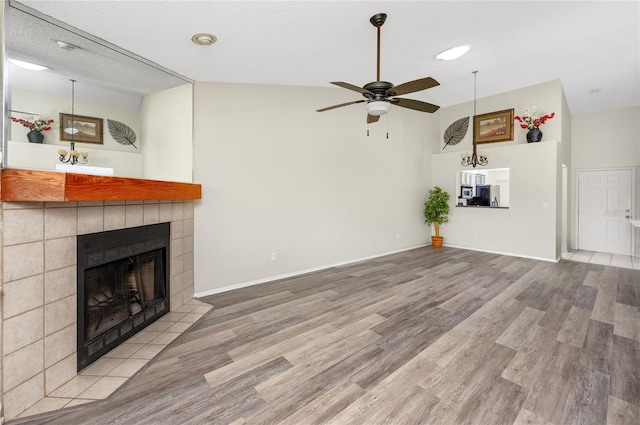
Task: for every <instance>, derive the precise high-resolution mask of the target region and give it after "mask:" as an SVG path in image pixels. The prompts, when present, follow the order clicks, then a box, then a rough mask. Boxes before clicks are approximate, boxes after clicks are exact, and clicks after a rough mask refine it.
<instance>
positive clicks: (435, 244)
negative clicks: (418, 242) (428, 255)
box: [431, 236, 444, 248]
mask: <svg viewBox="0 0 640 425" xmlns="http://www.w3.org/2000/svg"><path fill="white" fill-rule="evenodd" d="M443 241H444V238H443V237H442V236H431V248H442V242H443Z"/></svg>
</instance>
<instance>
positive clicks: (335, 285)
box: [11, 248, 640, 425]
mask: <svg viewBox="0 0 640 425" xmlns="http://www.w3.org/2000/svg"><path fill="white" fill-rule="evenodd" d="M203 301H206V302H209V303H211V304H213V306H214V308H213V309H212V310H210V311H209V312H208V313H207V314H206V315H205V316H204V317H203V318H202V319H200V321H198V322H197V323H195V324H194V325H193V326H192V327H191V328H190V329H189V330H188V331H187V332H185V333H184V334H183V335H182V336H180V337H179V338H177V339H176V340H174V341H173V342H172V343H171V344H170V345H169V346H168V347H167V348H166V349H165V350H164V351H163V352H161V353H160V354H159V355H158V356H157V357H156V358H155V359H154V360H153V361H152V362H151V363H149V364H148V365H147V366H146V367H145V368H143V369H142V370H140V371H139V372H138V373H137V375H135V376H134V377H133V378H132V379H130V380H129V381H128V382H127V383H126V384H125V385H124V386H123V387H121V388H120V389H119V390H118V391H116V392H115V393H114V394H113V395H112V396H111V397H110V398H109V399H107V400H104V401H98V402H93V403H89V404H85V405H82V406H77V407H71V408H67V409H64V410H62V411H58V412H55V413H50V414H45V415H42V416H39V417H30V418H25V419H21V420H16V421H13V422H11V423H12V424H44V423H46V424H64V425H73V424H234V425H239V424H296V425H300V424H483V425H487V424H556V425H561V424H563V425H564V424H580V425H587V424H635V425H637V424H638V423H639V418H640V313H639V310H638V307H639V306H640V271H639V270H633V269H623V268H617V267H611V266H603V265H597V264H588V263H579V262H571V261H564V260H563V261H561V262H560V263H558V264H555V263H548V262H542V261H536V260H529V259H522V258H516V257H507V256H500V255H494V254H487V253H481V252H473V251H465V250H460V249H452V248H443V249H440V250H435V249H431V248H421V249H415V250H411V251H407V252H403V253H398V254H394V255H390V256H386V257H381V258H378V259H374V260H370V261H365V262H361V263H356V264H351V265H346V266H342V267H335V268H331V269H327V270H324V271H320V272H316V273H312V274H308V275H304V276H299V277H294V278H290V279H284V280H280V281H277V282H272V283H268V284H262V285H259V286H255V287H252V288H245V289H241V290H237V291H233V292H227V293H224V294H219V295H214V296H211V297H207V298H206V299H203Z"/></svg>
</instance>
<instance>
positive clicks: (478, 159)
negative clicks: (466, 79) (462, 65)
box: [461, 71, 489, 168]
mask: <svg viewBox="0 0 640 425" xmlns="http://www.w3.org/2000/svg"><path fill="white" fill-rule="evenodd" d="M477 79H478V71H473V118H474V123H475V117H476V106H477V96H476V88H477ZM472 134H473V152H472V153H471V155H469V154H468V153H467V154H462V161H461V164H462V166H464V167H468V166H472V167H473V168H476V165H487V164H489V159H488V158H487V157H486V155H482V154H481V155H478V143H477V142H476V129H475V128H474V129H473V132H472Z"/></svg>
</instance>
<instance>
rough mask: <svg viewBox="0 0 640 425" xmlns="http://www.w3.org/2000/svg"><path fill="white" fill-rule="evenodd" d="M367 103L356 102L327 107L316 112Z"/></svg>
mask: <svg viewBox="0 0 640 425" xmlns="http://www.w3.org/2000/svg"><path fill="white" fill-rule="evenodd" d="M362 102H366V100H364V99H363V100H354V101H353V102H347V103H341V104H339V105H333V106H327V107H326V108H322V109H318V110H317V111H316V112H324V111H328V110H330V109H336V108H342V107H343V106H349V105H355V104H356V103H362Z"/></svg>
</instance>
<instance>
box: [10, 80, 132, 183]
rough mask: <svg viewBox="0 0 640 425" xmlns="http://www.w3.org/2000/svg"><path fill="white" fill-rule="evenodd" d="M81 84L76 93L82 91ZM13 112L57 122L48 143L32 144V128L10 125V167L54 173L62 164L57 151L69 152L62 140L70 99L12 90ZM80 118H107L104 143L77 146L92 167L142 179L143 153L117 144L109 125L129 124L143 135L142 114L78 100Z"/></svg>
mask: <svg viewBox="0 0 640 425" xmlns="http://www.w3.org/2000/svg"><path fill="white" fill-rule="evenodd" d="M81 89H82V85H77V86H76V90H81ZM10 109H13V110H18V111H26V112H35V113H38V114H40V116H41V117H42V119H53V120H54V121H55V122H54V123H53V124H52V128H51V130H49V131H45V132H43V134H44V135H45V139H44V143H43V144H37V143H29V142H28V141H27V136H26V134H27V132H28V131H29V129H27V128H25V127H23V126H22V125H20V124H17V123H11V125H10V126H9V129H10V131H9V136H10V137H9V146H8V149H7V150H8V152H7V154H8V156H7V158H8V166H9V167H10V168H31V169H38V170H54V169H55V165H56V163H58V153H57V150H58V149H60V148H62V149H65V150H67V151H68V150H69V142H66V141H60V123H59V121H60V118H59V117H60V113H69V114H70V113H71V103H70V100H69V98H62V97H55V96H48V95H43V94H40V93H34V92H29V91H23V90H12V92H11V107H10ZM75 113H76V114H77V115H82V116H89V117H96V118H102V119H103V129H102V130H103V144H101V145H99V144H92V143H77V144H76V150H80V151H85V152H89V163H88V164H87V165H89V166H95V167H110V168H113V169H114V174H115V175H118V176H125V177H141V163H140V161H141V158H140V156H141V155H140V151H139V150H136V149H134V148H133V147H131V146H124V145H121V144H120V143H118V142H116V141H115V140H114V139H113V137H111V133H109V128H108V125H107V119H112V120H115V121H119V122H122V123H125V124H126V125H128V126H129V127H130V128H131V129H132V130H133V131H135V132H136V134H140V126H141V122H140V119H141V116H140V112H139V111H133V110H130V109H122V108H115V107H112V106H106V105H100V104H97V103H88V102H81V101H78V100H76V104H75ZM12 116H16V117H17V118H23V117H25V115H23V114H16V113H12Z"/></svg>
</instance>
